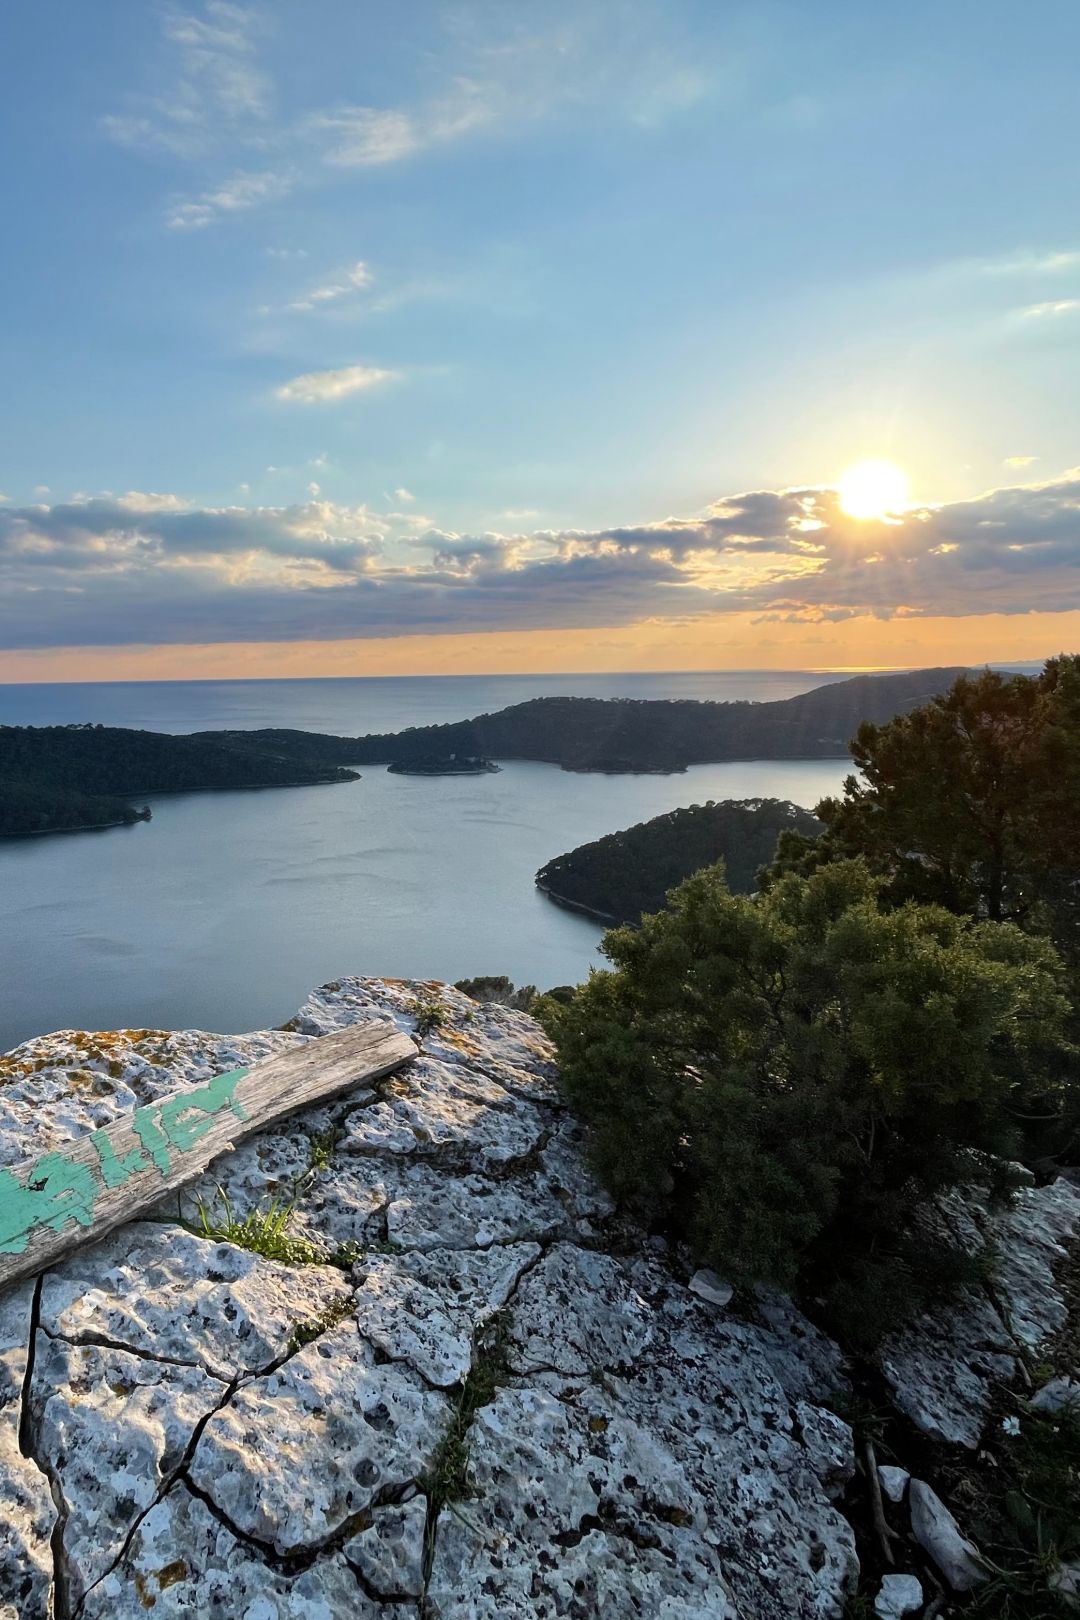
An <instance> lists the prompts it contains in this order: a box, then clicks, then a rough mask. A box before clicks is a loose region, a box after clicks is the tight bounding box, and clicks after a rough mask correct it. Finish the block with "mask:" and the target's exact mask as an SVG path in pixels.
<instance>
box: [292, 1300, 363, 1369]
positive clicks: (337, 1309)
mask: <svg viewBox="0 0 1080 1620" xmlns="http://www.w3.org/2000/svg"><path fill="white" fill-rule="evenodd" d="M352 1308H353V1298H352V1295H351V1294H350V1295H348V1296H347V1297H346V1298H345V1299H339V1300H338V1301H337V1302H336V1304H334V1305H328V1306H327V1307H326V1309H325V1311H322V1312H320V1314H319V1315H318V1316H313V1317H312V1319H311V1321H310V1322H297V1324H296V1326H295V1327H294V1328H293V1330H292V1333H291V1334H290V1335H289V1352H290V1354H292V1353H294V1352H295V1351H297V1350H302V1349H303V1348H304V1346H305V1344H313V1343H314V1341H315V1340H316V1339H319V1338H321V1337H322V1335H323V1334H324V1333H329V1331H330V1329H331V1328H336V1327H337V1325H338V1323H339V1322H344V1320H345V1318H346V1317H347V1316H349V1315H350V1314H351V1312H352Z"/></svg>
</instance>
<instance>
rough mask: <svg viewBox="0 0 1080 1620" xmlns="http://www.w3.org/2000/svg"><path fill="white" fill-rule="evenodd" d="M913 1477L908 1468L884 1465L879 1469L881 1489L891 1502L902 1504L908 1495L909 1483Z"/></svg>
mask: <svg viewBox="0 0 1080 1620" xmlns="http://www.w3.org/2000/svg"><path fill="white" fill-rule="evenodd" d="M910 1478H911V1475H910V1474H909V1473H908V1471H907V1469H906V1468H894V1467H892V1466H891V1464H889V1463H882V1465H881V1467H880V1468H879V1469H878V1479H879V1480H880V1482H881V1489H882V1492H883V1493H884V1495H885V1496H887V1497H888V1499H889V1501H890V1502H896V1503H897V1504H899V1503H901V1502H902V1501H903V1500H904V1497H905V1496H906V1495H907V1488H908V1481H909V1480H910Z"/></svg>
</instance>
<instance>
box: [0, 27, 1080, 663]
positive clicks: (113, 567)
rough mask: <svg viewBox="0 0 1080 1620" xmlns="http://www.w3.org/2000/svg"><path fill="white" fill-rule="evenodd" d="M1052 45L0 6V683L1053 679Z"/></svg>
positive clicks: (1063, 329)
mask: <svg viewBox="0 0 1080 1620" xmlns="http://www.w3.org/2000/svg"><path fill="white" fill-rule="evenodd" d="M1078 56H1080V8H1078V7H1077V6H1076V5H1075V3H1074V0H1029V3H1028V4H1026V5H1025V6H1023V7H1020V6H1019V5H1017V4H1015V3H1012V4H1008V5H1006V4H1001V3H998V0H979V3H975V0H947V3H944V4H943V3H942V0H932V3H924V0H908V3H907V4H905V5H903V6H893V5H885V4H878V3H874V0H871V3H867V0H814V3H813V4H812V5H808V4H806V3H805V0H799V3H792V4H787V5H783V4H772V3H771V0H755V3H753V4H746V5H741V4H730V3H728V0H588V3H587V4H582V3H581V0H460V3H448V4H442V3H435V0H409V4H408V5H396V6H391V5H386V4H384V3H381V0H305V3H304V4H303V5H301V4H299V0H252V3H250V4H246V5H244V4H239V3H233V0H190V3H187V4H182V3H179V0H177V3H161V0H93V4H88V3H87V0H8V3H7V4H6V5H5V7H4V8H3V16H2V18H0V141H2V144H3V151H4V154H5V162H4V164H3V165H2V167H0V204H2V207H3V217H4V220H5V231H4V246H3V251H2V252H0V311H2V320H0V384H2V386H0V492H2V499H0V680H50V679H82V678H86V679H109V678H115V679H122V678H154V677H160V678H178V677H185V676H186V677H190V676H195V675H200V676H214V677H227V676H242V677H251V676H260V675H265V676H274V675H281V674H289V675H305V674H310V675H325V674H342V675H347V674H428V673H440V672H448V673H478V672H484V671H519V672H528V671H533V670H535V671H557V670H591V669H595V670H622V669H628V670H629V669H657V670H659V669H725V668H814V669H818V668H821V669H826V668H845V669H846V668H851V669H856V668H876V667H904V666H910V665H915V664H955V663H958V662H983V661H993V662H1008V661H1014V660H1022V659H1034V658H1040V657H1043V656H1047V655H1049V654H1052V653H1055V652H1058V651H1062V650H1075V649H1076V648H1077V647H1078V646H1080V466H1078V463H1080V443H1078V434H1077V424H1078V423H1080V363H1078V362H1080V223H1078V219H1077V214H1076V207H1075V203H1076V198H1077V190H1078V188H1077V182H1078V179H1080V149H1078V147H1077V143H1076V140H1075V87H1076V67H1075V64H1076V61H1077V59H1078ZM868 458H872V459H875V460H881V459H885V460H887V461H888V462H890V463H892V464H894V465H895V467H896V468H899V469H900V470H901V471H902V473H903V474H904V475H905V477H906V482H907V493H906V496H905V498H904V500H903V502H902V503H900V504H897V505H895V506H894V507H892V508H890V509H888V510H884V511H882V512H879V513H877V514H875V515H872V516H870V517H865V516H864V517H855V516H852V515H851V512H850V510H848V509H846V508H847V507H848V506H849V505H850V503H849V502H846V501H845V498H844V495H843V490H844V488H845V485H844V482H843V476H844V473H845V470H846V469H848V468H850V467H851V466H852V465H854V464H857V463H860V462H862V461H864V460H866V459H868ZM837 485H839V486H840V490H841V493H840V494H839V495H838V493H837Z"/></svg>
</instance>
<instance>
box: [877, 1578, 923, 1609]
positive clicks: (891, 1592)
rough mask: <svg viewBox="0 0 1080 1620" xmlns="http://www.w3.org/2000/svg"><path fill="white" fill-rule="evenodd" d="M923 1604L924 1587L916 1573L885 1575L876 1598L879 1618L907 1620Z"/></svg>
mask: <svg viewBox="0 0 1080 1620" xmlns="http://www.w3.org/2000/svg"><path fill="white" fill-rule="evenodd" d="M922 1606H923V1589H922V1586H921V1585H920V1583H919V1582H918V1581H917V1580H916V1578H915V1576H914V1575H885V1576H883V1577H882V1581H881V1588H880V1590H879V1592H878V1595H877V1597H876V1598H875V1599H874V1613H875V1614H876V1615H877V1617H878V1620H905V1617H906V1616H907V1615H910V1614H918V1612H919V1610H920V1609H921V1608H922Z"/></svg>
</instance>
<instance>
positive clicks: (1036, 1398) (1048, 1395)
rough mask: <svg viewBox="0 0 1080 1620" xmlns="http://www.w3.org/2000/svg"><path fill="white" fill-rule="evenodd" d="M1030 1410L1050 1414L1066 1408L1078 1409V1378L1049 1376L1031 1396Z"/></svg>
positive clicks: (1079, 1395)
mask: <svg viewBox="0 0 1080 1620" xmlns="http://www.w3.org/2000/svg"><path fill="white" fill-rule="evenodd" d="M1030 1404H1031V1410H1032V1411H1033V1412H1042V1413H1043V1414H1044V1415H1052V1414H1053V1413H1056V1412H1064V1411H1066V1410H1067V1409H1069V1410H1072V1409H1076V1410H1080V1379H1076V1378H1051V1380H1050V1382H1049V1383H1048V1384H1044V1385H1043V1386H1042V1388H1041V1389H1039V1390H1036V1392H1035V1394H1034V1395H1033V1396H1032V1397H1031V1403H1030Z"/></svg>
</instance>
